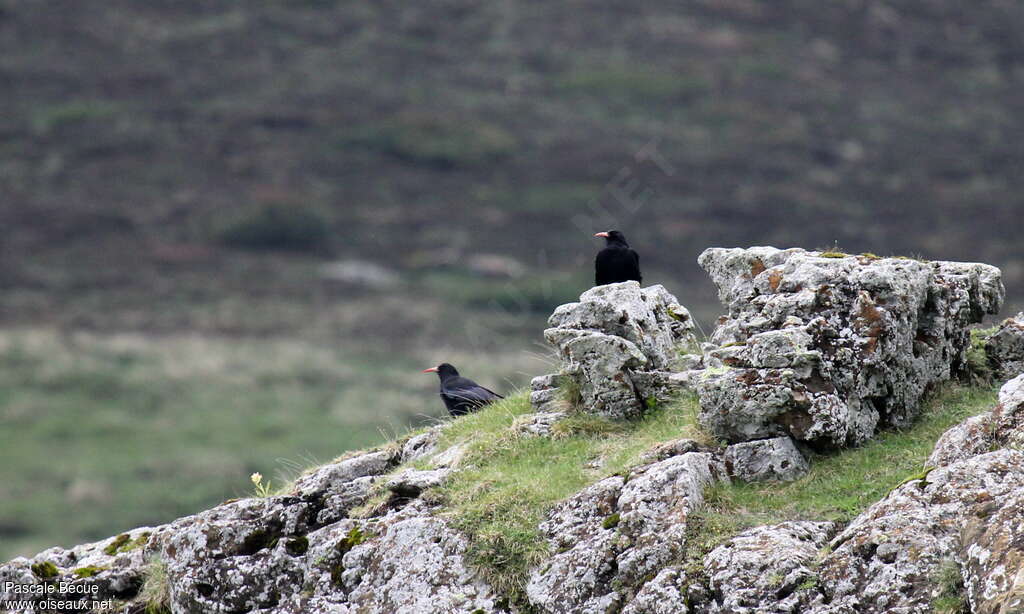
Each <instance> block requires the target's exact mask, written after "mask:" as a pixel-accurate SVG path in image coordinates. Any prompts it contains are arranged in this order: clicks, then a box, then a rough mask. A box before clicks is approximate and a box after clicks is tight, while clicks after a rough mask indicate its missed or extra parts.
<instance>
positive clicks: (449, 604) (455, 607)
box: [343, 513, 503, 614]
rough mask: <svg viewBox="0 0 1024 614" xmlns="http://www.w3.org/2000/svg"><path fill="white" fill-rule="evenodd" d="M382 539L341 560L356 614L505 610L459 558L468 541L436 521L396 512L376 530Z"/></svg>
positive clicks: (441, 522)
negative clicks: (362, 613)
mask: <svg viewBox="0 0 1024 614" xmlns="http://www.w3.org/2000/svg"><path fill="white" fill-rule="evenodd" d="M373 530H375V531H379V532H380V537H378V538H375V539H372V540H368V541H366V542H364V543H362V544H360V545H357V546H356V547H354V548H353V549H352V550H351V551H350V552H348V553H347V554H346V555H345V556H344V559H343V561H344V563H343V564H344V567H345V571H344V583H345V587H346V589H347V590H348V591H349V592H348V602H349V604H350V606H349V607H350V608H351V609H352V610H354V611H358V612H365V613H366V614H391V613H392V612H417V613H418V612H423V613H424V614H431V613H436V614H442V613H454V612H466V613H469V612H483V613H490V612H496V611H503V610H502V608H499V607H498V601H499V597H498V596H497V595H495V593H494V591H493V590H492V589H491V588H490V587H489V586H488V585H487V584H485V583H484V582H483V581H482V580H480V579H479V578H477V576H476V574H475V573H474V572H473V571H472V570H471V569H470V568H469V567H468V566H467V565H466V563H465V561H464V559H463V555H464V553H465V551H466V541H465V538H464V537H462V536H461V535H460V534H459V533H457V532H455V531H453V530H452V529H450V528H448V527H447V526H446V525H445V523H444V522H443V521H441V520H439V519H436V518H430V517H428V516H423V515H421V514H417V513H408V514H401V513H400V514H396V515H395V516H394V517H393V518H390V519H385V520H384V521H383V522H381V523H379V524H378V525H377V526H376V527H374V529H373Z"/></svg>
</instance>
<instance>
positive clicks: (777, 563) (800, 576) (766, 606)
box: [693, 522, 839, 614]
mask: <svg viewBox="0 0 1024 614" xmlns="http://www.w3.org/2000/svg"><path fill="white" fill-rule="evenodd" d="M838 528H839V525H838V524H836V523H834V522H785V523H782V524H778V525H773V526H765V527H757V528H755V529H750V530H749V531H744V532H743V533H740V534H739V535H737V536H736V537H733V538H732V539H730V540H729V541H727V542H726V543H725V544H723V545H721V546H719V547H717V548H715V549H714V550H712V551H711V552H710V553H709V554H708V555H707V556H705V557H704V562H703V566H704V571H705V574H706V575H707V578H708V590H707V595H708V597H707V599H705V600H701V598H700V597H699V596H696V597H695V598H694V599H693V601H695V602H697V603H698V604H700V605H699V607H698V608H697V609H698V611H700V612H702V613H707V614H767V613H770V612H802V611H804V610H805V609H806V608H807V606H808V605H810V604H811V602H814V601H819V600H820V596H819V594H818V593H817V591H815V590H814V587H815V586H816V584H817V573H816V571H815V569H816V568H817V566H818V564H819V562H820V559H821V550H822V548H823V547H824V546H825V545H826V544H827V543H828V541H829V539H830V538H831V537H832V536H833V535H835V533H836V530H837V529H838Z"/></svg>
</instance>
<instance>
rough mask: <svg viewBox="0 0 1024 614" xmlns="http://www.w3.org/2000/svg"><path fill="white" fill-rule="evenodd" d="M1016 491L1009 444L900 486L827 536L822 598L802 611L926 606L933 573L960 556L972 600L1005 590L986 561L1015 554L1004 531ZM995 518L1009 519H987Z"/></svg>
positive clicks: (1018, 458)
mask: <svg viewBox="0 0 1024 614" xmlns="http://www.w3.org/2000/svg"><path fill="white" fill-rule="evenodd" d="M1022 495H1024V454H1021V453H1020V452H1017V451H1015V450H1000V451H996V452H989V453H987V454H981V455H977V456H972V457H970V458H968V459H966V460H962V461H958V462H955V463H953V464H950V465H948V466H945V467H940V468H938V469H935V470H933V471H931V472H930V473H928V474H927V475H926V476H925V477H924V478H923V479H919V480H913V481H910V482H908V483H906V484H904V485H902V486H900V487H899V488H897V489H895V490H894V491H893V492H892V493H890V494H889V496H888V497H886V498H885V499H883V500H882V501H879V502H878V503H876V504H874V505H873V506H871V507H870V508H869V509H868V510H867V511H865V512H864V513H863V514H861V515H860V516H858V517H857V518H856V519H855V520H854V521H853V522H852V523H850V525H849V526H848V527H847V528H846V529H845V530H844V531H843V532H842V533H840V534H839V535H838V536H837V537H836V538H835V539H833V540H832V542H831V547H832V553H831V554H829V555H828V556H826V557H825V558H824V560H823V561H822V564H821V567H820V568H819V570H818V576H819V587H818V588H819V590H820V591H821V592H822V594H823V595H824V596H825V598H826V599H825V600H826V601H827V602H828V604H829V605H828V606H824V605H823V606H820V607H815V608H813V609H811V610H810V611H811V612H813V613H814V614H823V613H825V612H863V613H865V614H872V613H882V612H929V611H931V610H930V608H931V601H932V598H933V596H934V595H933V590H934V587H935V585H934V578H935V577H937V575H938V572H939V570H940V568H941V567H942V566H943V565H944V564H949V563H953V564H957V565H960V566H961V567H962V566H963V565H964V564H965V563H967V571H966V576H967V586H968V594H969V595H973V596H972V597H971V602H972V606H975V607H978V606H979V604H980V603H982V602H983V599H980V598H979V597H978V596H980V595H996V594H998V595H1007V594H1011V593H1013V591H1014V590H1016V589H1015V588H1014V587H1013V585H1012V582H1008V581H1007V579H1006V571H1005V569H1004V570H1000V569H998V565H989V562H991V561H993V560H994V559H996V558H1000V557H1004V556H1005V557H1007V560H1016V559H1015V557H1019V555H1020V552H1019V547H1018V546H1014V545H1012V542H1010V541H1008V540H1006V536H1007V535H1008V534H1010V533H1011V532H1013V531H1017V530H1018V529H1017V527H1018V526H1019V525H1017V524H1015V523H1016V522H1019V519H1018V518H1017V517H1018V515H1019V509H1020V507H1019V505H1020V497H1021V496H1022ZM1001 518H1005V519H1006V521H1007V522H1008V523H1009V524H1003V525H999V526H998V527H995V526H993V524H992V522H991V519H1001ZM977 519H982V522H981V523H978V522H975V521H976V520H977ZM982 527H985V528H984V529H982ZM990 528H991V530H989V529H990ZM883 544H889V545H888V546H886V547H885V548H883V547H882V546H883ZM971 552H973V553H976V555H977V556H976V557H975V564H974V567H973V568H972V567H971V563H970V559H969V558H967V557H965V554H969V553H971ZM993 587H995V588H993ZM1004 589H1005V590H1004ZM1018 594H1019V593H1018ZM972 611H978V610H977V609H975V610H972ZM995 611H997V610H995ZM1007 611H1009V610H1007Z"/></svg>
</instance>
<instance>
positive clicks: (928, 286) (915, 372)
mask: <svg viewBox="0 0 1024 614" xmlns="http://www.w3.org/2000/svg"><path fill="white" fill-rule="evenodd" d="M698 261H699V263H700V264H701V266H703V267H704V268H705V270H707V271H708V273H709V274H710V275H711V277H712V280H713V281H714V282H715V284H716V285H717V286H718V288H719V296H720V298H721V299H722V300H723V302H725V305H726V307H727V308H728V314H727V315H726V316H723V319H722V320H721V321H720V324H719V326H718V328H717V329H716V330H715V332H714V334H713V335H712V341H714V342H715V343H716V344H718V346H719V347H718V348H717V349H712V350H710V351H706V352H705V353H704V359H703V364H702V366H703V368H705V369H707V370H708V371H715V372H714V373H712V374H711V375H710V376H707V377H701V378H700V379H697V380H696V381H694V379H693V378H691V381H694V384H695V385H696V387H697V390H698V392H699V394H700V398H701V406H702V413H701V422H702V424H704V425H705V427H707V428H708V429H709V430H710V431H711V432H712V433H714V434H715V435H716V436H717V437H721V438H723V439H726V440H728V441H730V442H741V441H747V440H751V439H761V438H766V437H773V436H778V435H789V436H791V437H793V438H795V439H797V440H798V441H804V442H807V443H810V444H811V445H814V446H816V447H821V448H835V447H843V446H847V445H856V444H859V443H862V442H864V441H865V440H867V439H869V438H870V437H871V436H872V435H873V434H874V432H875V431H876V430H877V428H879V427H906V426H908V425H909V424H910V423H911V422H912V421H913V419H914V418H915V417H916V416H917V413H918V412H919V410H920V400H921V397H922V396H923V394H924V392H925V391H926V390H928V389H930V388H931V387H933V386H934V385H935V384H937V383H938V382H941V381H944V380H947V379H949V378H951V377H953V376H955V375H958V374H961V373H963V372H965V364H966V363H965V360H966V350H967V347H968V342H969V334H968V326H969V325H970V324H972V323H976V322H980V321H981V319H982V317H984V315H985V314H988V313H995V312H997V311H998V309H999V307H1000V306H1001V305H1002V301H1003V296H1004V291H1003V288H1002V283H1001V281H1000V273H999V270H998V269H996V268H995V267H991V266H988V265H984V264H974V263H955V262H931V263H925V262H918V261H915V260H909V259H901V258H874V257H857V256H848V257H840V258H828V257H822V255H821V254H820V253H819V252H807V251H804V250H801V249H790V250H785V251H783V250H777V249H774V248H769V247H757V248H751V249H749V250H742V249H722V248H712V249H709V250H706V251H705V252H704V253H703V254H701V256H700V258H699V260H698Z"/></svg>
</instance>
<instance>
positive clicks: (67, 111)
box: [31, 100, 118, 135]
mask: <svg viewBox="0 0 1024 614" xmlns="http://www.w3.org/2000/svg"><path fill="white" fill-rule="evenodd" d="M117 112H118V105H117V104H114V103H111V102H107V101H102V100H76V101H72V102H64V103H60V104H55V105H50V106H46V107H43V108H41V109H39V110H38V111H35V112H33V114H32V121H31V124H32V130H33V131H34V132H35V133H36V134H39V135H47V134H49V133H51V132H53V131H54V130H58V129H60V128H62V127H64V126H71V125H74V124H78V123H81V122H87V121H93V120H105V119H108V118H110V117H112V116H113V115H115V114H116V113H117Z"/></svg>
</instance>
